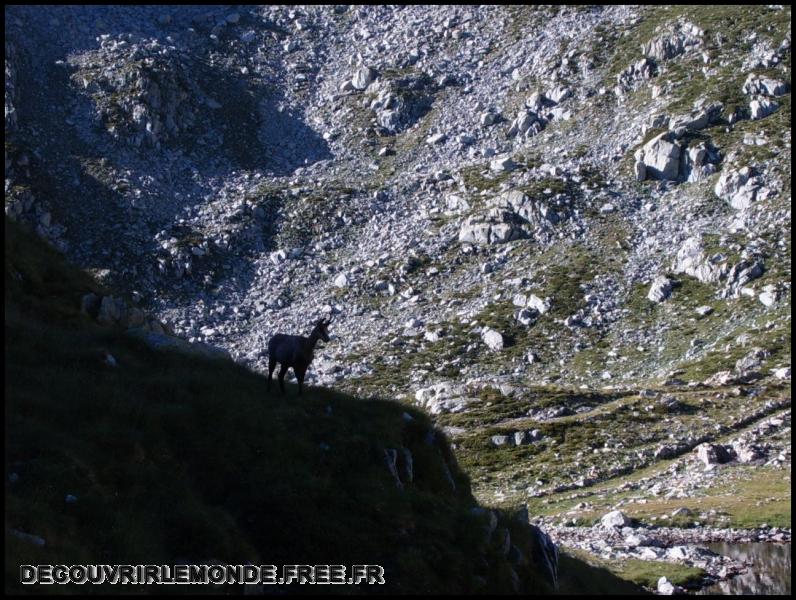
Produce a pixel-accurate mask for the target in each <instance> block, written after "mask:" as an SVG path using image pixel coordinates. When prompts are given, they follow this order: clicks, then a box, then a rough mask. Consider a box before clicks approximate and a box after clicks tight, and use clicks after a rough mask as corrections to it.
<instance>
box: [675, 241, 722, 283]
mask: <svg viewBox="0 0 796 600" xmlns="http://www.w3.org/2000/svg"><path fill="white" fill-rule="evenodd" d="M728 270H729V266H728V265H727V264H726V263H725V262H718V263H716V262H713V260H712V258H711V257H709V256H707V255H706V254H705V251H704V249H703V247H702V241H701V240H700V238H699V237H690V238H688V239H687V240H685V242H683V245H682V246H680V249H679V250H678V251H677V255H676V256H675V259H674V262H673V264H672V271H673V272H674V273H685V274H686V275H690V276H691V277H695V278H696V279H698V280H699V281H701V282H702V283H718V282H719V280H721V279H722V278H723V277H724V276H725V275H726V274H727V271H728Z"/></svg>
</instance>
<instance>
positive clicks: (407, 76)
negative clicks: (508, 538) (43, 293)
mask: <svg viewBox="0 0 796 600" xmlns="http://www.w3.org/2000/svg"><path fill="white" fill-rule="evenodd" d="M790 23H791V12H790V7H787V6H774V5H767V6H755V7H727V6H721V7H720V6H645V7H633V6H613V7H611V6H599V7H583V6H580V7H564V6H554V7H519V6H514V7H503V6H446V7H436V6H434V7H431V6H430V7H420V6H410V7H404V6H346V5H336V6H306V7H301V6H289V7H278V6H266V7H252V6H241V7H232V6H218V7H211V6H192V7H185V6H180V7H158V6H117V7H94V6H81V7H74V6H71V7H65V6H64V7H62V6H57V7H49V8H48V9H47V10H46V11H43V10H42V9H41V8H38V7H33V6H13V7H8V8H7V9H6V38H5V44H6V54H5V69H6V88H5V89H6V95H5V106H6V214H7V215H9V216H10V217H11V218H13V219H15V220H17V221H18V222H20V223H23V224H25V225H27V226H28V227H29V228H31V229H34V230H35V231H37V232H38V234H39V235H40V236H41V237H42V238H44V239H45V240H47V241H48V242H49V243H51V244H52V245H53V246H55V247H56V248H58V249H59V250H61V251H62V252H64V253H65V254H66V256H67V257H68V258H69V259H70V260H71V261H72V262H74V263H76V264H78V265H81V266H82V267H84V268H85V269H87V270H89V271H90V272H91V273H92V274H93V275H94V276H95V277H97V278H98V279H99V280H100V281H101V282H102V283H104V284H107V285H109V286H111V287H112V288H114V289H116V290H122V291H123V292H124V293H125V295H126V298H127V302H129V303H130V306H134V307H136V309H138V310H140V311H142V312H144V313H146V314H147V315H151V316H152V318H154V319H157V321H158V322H159V323H163V324H165V325H166V328H167V329H170V330H172V331H173V333H175V334H176V335H178V336H181V337H184V338H185V339H187V340H189V341H191V342H201V343H204V344H208V345H210V346H215V347H218V348H221V349H223V350H224V351H226V352H228V353H229V354H230V355H231V356H232V357H233V358H234V359H235V360H236V361H238V362H239V363H241V364H243V365H246V366H249V367H251V368H253V369H256V370H262V369H264V368H265V366H266V365H267V355H266V345H267V340H268V338H269V337H270V336H271V335H272V334H274V333H276V332H277V331H282V332H295V333H298V332H302V333H306V332H307V331H308V330H309V329H310V325H311V322H312V321H313V320H314V319H315V318H316V317H317V316H319V315H321V314H324V313H332V314H334V315H335V321H334V326H333V329H332V334H333V339H332V341H331V343H329V344H327V345H326V347H325V348H324V349H323V350H322V351H320V352H319V353H318V356H317V357H316V359H315V362H314V363H313V365H312V368H311V370H310V372H309V373H308V380H309V381H310V383H313V384H316V385H318V384H320V385H326V386H332V387H335V388H338V389H340V390H343V391H347V392H355V393H357V394H358V395H360V396H366V397H382V398H384V397H388V398H398V399H401V400H403V401H404V402H406V403H408V404H412V405H415V406H418V407H420V408H422V409H424V410H425V411H427V412H428V413H430V414H431V415H432V417H433V418H434V419H435V421H436V423H437V424H438V425H439V426H441V427H445V428H446V432H447V433H448V435H449V436H450V437H451V439H452V440H453V443H454V450H455V452H456V454H457V457H458V459H459V461H460V463H461V464H462V465H463V467H464V468H465V470H466V471H467V472H468V474H469V475H470V476H471V477H472V479H473V485H474V493H475V494H476V496H477V497H478V498H479V499H481V500H482V501H485V502H489V503H490V504H493V505H502V504H506V505H516V504H518V503H519V504H527V505H528V506H529V508H530V512H531V516H536V517H540V518H543V519H546V520H549V521H550V524H551V526H557V525H556V524H561V523H564V522H568V521H572V520H574V521H576V522H579V523H580V524H582V521H589V520H590V519H591V520H592V521H590V522H589V523H588V524H591V522H593V521H594V520H595V519H596V520H599V517H600V516H601V514H602V513H601V512H600V511H604V512H606V513H607V512H609V511H610V510H612V509H615V508H617V507H618V506H623V507H624V508H623V510H625V511H626V512H628V513H629V514H630V515H631V516H632V517H634V518H638V519H641V520H642V522H644V519H646V523H647V524H650V521H649V520H650V519H651V518H652V517H655V518H656V519H660V518H662V512H661V511H663V513H665V515H668V514H669V512H667V511H669V509H670V508H671V509H677V508H681V506H680V505H681V504H682V505H686V504H688V507H687V508H688V510H691V511H692V512H694V514H695V515H696V517H695V518H694V519H692V520H691V521H694V520H696V521H698V522H699V523H700V524H701V525H703V526H707V525H711V526H715V527H733V526H737V527H743V528H746V529H748V528H754V527H758V526H761V525H763V524H764V523H766V524H768V525H779V526H785V527H789V526H790V492H789V489H788V487H789V486H788V485H787V484H788V482H789V477H790V475H789V474H790V439H789V435H790V377H791V375H790V325H791V322H790V302H791V289H790V278H791V272H790V264H791V247H790V226H791V213H790V201H791V187H790V185H791V184H790V181H791V133H790V132H791V126H790V99H791V89H790V84H791V82H790V68H791V67H790V57H791V48H790V45H791V25H790ZM117 320H118V319H117ZM127 325H130V324H129V323H127ZM139 325H140V324H139ZM156 333H157V332H156ZM764 425H765V426H764ZM706 444H707V446H706ZM730 450H732V453H731V454H730ZM692 451H695V452H693V453H692ZM694 457H696V458H694ZM703 466H705V467H706V468H708V469H709V473H708V474H707V475H705V473H703V471H702V469H703ZM728 473H729V474H731V476H729V475H728V476H727V477H723V475H726V474H728ZM783 473H786V475H785V477H786V481H785V483H786V485H785V486H783V487H782V488H781V489H780V488H776V489H772V490H771V493H770V494H769V495H768V496H766V499H764V500H761V499H759V498H756V497H754V498H753V496H754V493H753V492H752V490H753V489H756V485H757V484H756V483H755V482H758V480H759V479H760V478H763V479H766V480H768V479H772V478H773V479H776V480H781V479H782V476H783V475H782V474H783ZM715 474H719V479H721V480H722V481H721V483H722V485H730V486H731V489H730V490H729V492H730V493H732V494H735V496H736V497H737V498H741V499H743V500H744V502H742V503H741V504H739V505H738V506H735V505H733V506H729V505H727V503H726V502H721V501H716V503H714V504H711V506H710V507H708V508H704V509H703V508H701V507H700V506H698V504H699V503H697V502H696V500H695V498H698V497H702V496H706V497H709V498H713V499H715V497H716V496H726V492H727V491H728V490H724V489H722V490H721V493H719V492H718V491H716V490H715V489H713V488H712V487H711V485H713V484H714V483H716V481H714V478H713V475H715ZM627 485H630V486H631V487H626V486H627ZM656 486H657V487H656ZM711 490H713V491H711ZM595 494H596V496H595ZM581 496H582V497H583V498H587V499H586V500H582V499H581ZM576 497H577V498H576ZM661 498H665V499H666V502H668V503H671V504H675V505H676V506H671V507H670V506H669V505H668V504H666V502H664V503H663V504H666V505H665V506H661V507H660V510H659V511H658V512H657V513H654V511H652V512H650V511H648V510H647V509H646V507H649V506H650V504H648V503H649V502H650V501H651V500H655V502H660V501H661ZM768 498H773V499H774V500H771V501H769V500H768ZM756 502H762V503H763V505H766V506H768V507H769V508H771V510H770V511H766V510H761V509H760V506H762V505H759V504H755V503H756ZM689 503H690V504H689ZM783 503H785V504H787V516H785V513H784V512H783V511H784V509H783V508H782V506H781V505H782V504H783ZM581 505H582V506H581ZM576 507H580V508H576ZM781 509H782V510H781ZM710 510H713V511H714V512H713V513H711V512H710ZM750 512H754V513H757V514H758V516H759V518H758V519H751V520H750V519H749V513H750ZM653 513H654V514H653ZM666 518H667V519H668V516H667V517H666ZM657 522H660V521H657ZM774 535H777V533H775V534H774ZM788 536H789V534H788ZM622 539H624V538H622ZM573 543H574V542H573ZM604 558H607V559H610V560H613V559H615V558H617V556H616V553H615V552H613V549H612V548H608V550H606V556H604ZM655 558H656V559H661V560H666V559H667V558H666V556H664V555H659V556H656V557H655ZM708 571H710V568H708Z"/></svg>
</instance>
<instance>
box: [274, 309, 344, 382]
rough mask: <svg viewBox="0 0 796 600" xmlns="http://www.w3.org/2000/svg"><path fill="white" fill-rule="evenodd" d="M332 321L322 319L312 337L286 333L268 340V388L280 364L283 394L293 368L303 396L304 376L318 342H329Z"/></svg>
mask: <svg viewBox="0 0 796 600" xmlns="http://www.w3.org/2000/svg"><path fill="white" fill-rule="evenodd" d="M331 322H332V319H331V318H329V319H320V320H319V321H318V322H317V323H315V327H314V328H313V330H312V333H310V337H304V336H301V335H285V334H284V333H277V334H276V335H275V336H273V337H272V338H271V339H270V340H268V388H269V389H270V387H271V375H272V374H273V372H274V368H276V363H279V365H280V367H279V388H280V389H281V390H282V393H283V394H284V393H285V375H286V374H287V370H288V369H289V368H290V367H293V373H295V374H296V379H297V380H298V385H299V396H301V395H302V384H303V383H304V375H306V373H307V368H308V367H309V366H310V363H311V362H312V358H313V350H315V344H317V343H318V340H319V339H320V340H323V341H324V342H328V341H329V331H328V330H327V327H328V326H329V323H331Z"/></svg>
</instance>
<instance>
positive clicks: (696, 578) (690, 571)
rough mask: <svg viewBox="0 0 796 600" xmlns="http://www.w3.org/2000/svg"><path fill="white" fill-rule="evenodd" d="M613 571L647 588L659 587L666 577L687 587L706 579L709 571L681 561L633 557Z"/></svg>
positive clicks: (675, 583) (676, 583)
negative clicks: (680, 562) (659, 582)
mask: <svg viewBox="0 0 796 600" xmlns="http://www.w3.org/2000/svg"><path fill="white" fill-rule="evenodd" d="M613 572H614V573H616V574H617V575H619V576H620V577H621V578H622V579H627V580H628V581H632V582H633V583H637V584H639V585H643V586H644V587H647V588H652V589H657V587H658V579H660V578H661V577H666V579H668V580H669V581H671V582H672V583H673V584H674V585H679V586H683V587H687V586H688V585H690V584H699V583H700V582H701V581H703V580H704V579H705V576H706V575H707V573H706V572H705V571H704V569H700V568H699V567H689V566H686V565H681V564H679V563H670V562H664V561H656V560H637V559H631V560H628V561H625V562H623V563H619V564H617V565H616V566H615V567H614V568H613Z"/></svg>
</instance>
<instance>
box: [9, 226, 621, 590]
mask: <svg viewBox="0 0 796 600" xmlns="http://www.w3.org/2000/svg"><path fill="white" fill-rule="evenodd" d="M5 260H6V264H5V282H6V303H5V307H6V338H5V339H6V389H5V391H6V422H7V429H6V431H7V437H6V470H7V473H8V476H7V484H6V485H7V487H6V503H7V508H6V557H7V559H6V581H7V582H8V583H7V584H6V585H7V587H6V591H21V590H22V589H24V591H32V590H31V588H21V586H20V585H19V584H18V583H16V582H17V581H18V578H19V565H20V564H67V565H71V564H94V563H104V564H139V563H142V564H185V563H188V564H191V563H194V564H205V563H217V562H223V563H229V564H245V563H254V564H276V565H281V564H293V563H295V564H344V565H353V564H378V565H381V566H383V567H384V570H385V574H384V578H385V586H384V587H383V588H382V587H375V586H370V587H368V586H362V587H360V588H356V587H354V586H346V587H337V588H329V587H327V588H320V589H323V590H325V591H332V590H333V591H335V592H339V591H343V592H373V591H378V592H415V593H417V592H423V593H426V592H474V591H478V590H481V591H497V592H513V591H522V592H530V593H549V592H552V591H553V586H552V581H551V580H552V578H551V574H550V573H549V572H548V571H547V569H546V568H545V566H544V564H543V557H544V551H543V549H542V547H541V545H540V541H541V540H542V539H543V537H542V536H543V534H541V533H540V532H539V530H537V529H536V528H533V527H532V526H530V525H528V524H527V520H526V521H525V522H521V520H520V519H518V518H517V516H516V515H515V516H511V515H510V514H508V513H500V514H497V513H496V514H495V516H496V517H497V522H492V523H491V524H490V520H491V517H490V513H489V511H486V510H485V509H480V508H477V504H476V502H475V501H474V500H473V497H472V495H471V493H470V486H469V481H468V479H467V477H466V476H465V475H463V474H462V473H461V471H459V469H458V468H457V466H456V463H455V459H454V458H453V456H452V454H451V452H450V449H449V447H448V444H447V441H446V440H445V438H444V437H443V436H442V434H441V433H440V432H438V431H436V430H435V429H434V428H433V426H432V425H431V423H430V421H429V419H428V418H427V417H426V416H424V415H423V414H421V413H420V412H418V411H414V410H411V409H410V410H407V409H406V407H404V406H402V405H400V404H397V403H394V402H389V401H378V400H369V401H362V400H358V399H356V398H353V397H350V396H346V395H343V394H339V393H335V392H332V391H330V390H327V389H323V388H313V389H311V390H310V391H309V393H307V394H306V396H305V397H304V398H298V397H297V395H296V389H295V387H294V386H290V387H289V389H288V393H287V395H286V396H285V397H280V396H279V395H278V394H276V393H274V394H269V393H268V392H267V391H266V385H265V383H266V382H265V379H264V378H263V377H261V376H258V375H255V374H253V373H251V372H250V371H248V370H246V369H244V368H242V367H240V366H237V365H235V364H234V363H232V362H231V361H226V360H210V359H202V358H199V357H194V356H189V355H187V354H181V353H178V352H173V351H172V352H167V351H155V350H152V349H150V348H149V347H147V346H146V345H145V344H144V343H143V342H141V341H140V340H138V339H135V338H133V337H130V336H128V335H126V334H124V333H122V332H120V331H116V330H114V329H112V328H103V327H100V326H98V325H96V324H94V323H93V321H91V320H90V319H89V318H88V317H87V316H85V315H82V314H80V313H79V311H78V310H77V308H76V307H77V306H78V303H79V298H80V296H81V294H83V293H85V292H86V291H88V290H89V289H92V288H95V287H96V286H95V284H93V282H92V281H91V280H90V279H89V278H88V277H86V276H85V275H83V274H81V273H80V272H79V271H77V270H75V269H72V268H70V267H68V266H67V265H66V264H65V263H64V262H63V261H62V259H61V258H60V257H59V256H58V255H57V254H56V253H55V252H54V251H52V250H50V249H49V248H47V247H46V246H44V245H43V244H42V243H41V242H39V241H38V240H35V239H34V238H31V237H28V235H27V234H25V233H23V232H21V230H19V229H18V227H17V226H16V225H14V224H13V223H9V222H7V223H6V257H5ZM108 356H111V357H112V358H113V361H112V362H113V363H115V364H113V365H111V364H108V362H110V361H109V359H108ZM390 449H394V450H397V451H398V454H399V455H400V459H399V460H397V461H396V466H397V468H396V475H393V474H391V471H390V469H389V468H388V466H387V461H385V456H387V454H386V453H385V451H389V450H390ZM396 476H397V478H399V479H396ZM399 480H400V482H399ZM526 519H527V517H526ZM506 544H508V546H507V547H508V548H509V550H508V551H506V552H504V550H505V548H504V545H506ZM570 562H571V561H570ZM570 562H567V565H570ZM581 568H585V567H584V565H583V563H579V562H576V566H575V567H574V568H572V567H571V566H570V567H568V570H570V571H574V570H576V569H581ZM600 576H601V577H602V578H603V579H600V585H601V586H605V588H606V591H609V590H621V589H632V586H629V587H626V586H625V584H624V583H623V582H621V581H620V580H617V579H615V578H614V577H612V576H610V575H607V573H605V572H601V575H600ZM559 577H560V578H561V581H562V583H563V585H564V586H565V587H566V586H570V587H571V586H572V585H573V584H572V583H567V581H568V579H567V577H568V575H567V573H559ZM595 581H596V579H595ZM576 584H577V586H581V585H583V586H584V587H589V586H588V585H585V582H584V581H582V580H578V581H577V583H576ZM106 588H107V589H101V588H99V587H95V588H87V589H86V588H83V589H81V591H84V590H85V591H89V592H94V591H115V590H118V589H120V588H110V587H108V586H106ZM45 589H46V591H52V592H61V591H64V590H63V589H62V588H60V587H58V586H54V587H49V588H45ZM314 589H318V588H314ZM36 591H41V588H37V589H36ZM124 591H127V592H129V591H146V590H145V589H142V588H139V589H135V588H133V589H130V588H129V586H128V587H126V588H125V589H124ZM192 591H193V589H192ZM207 591H211V589H210V588H208V589H207ZM212 591H216V592H220V591H224V590H219V589H214V590H212ZM226 591H233V592H237V591H240V588H237V589H233V590H226ZM275 591H276V590H275ZM282 591H287V592H299V591H304V590H303V589H302V588H301V586H297V585H294V586H292V587H288V586H285V588H284V589H283V590H282Z"/></svg>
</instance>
